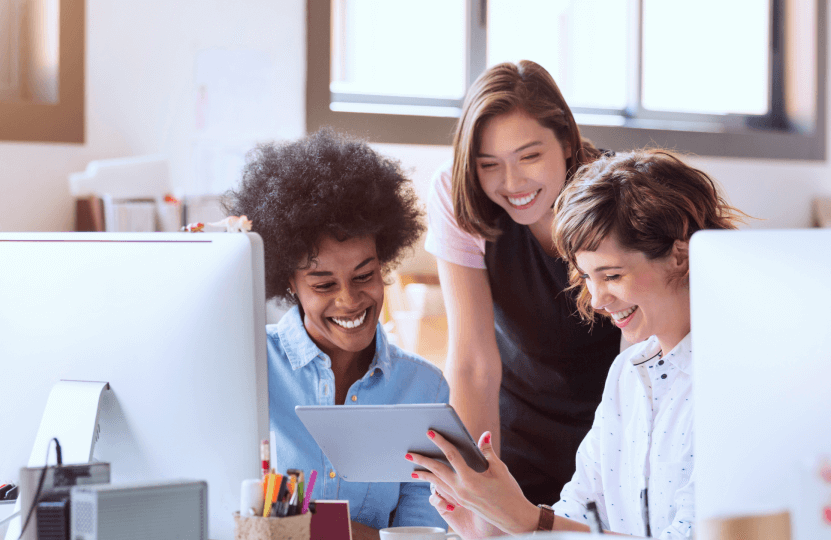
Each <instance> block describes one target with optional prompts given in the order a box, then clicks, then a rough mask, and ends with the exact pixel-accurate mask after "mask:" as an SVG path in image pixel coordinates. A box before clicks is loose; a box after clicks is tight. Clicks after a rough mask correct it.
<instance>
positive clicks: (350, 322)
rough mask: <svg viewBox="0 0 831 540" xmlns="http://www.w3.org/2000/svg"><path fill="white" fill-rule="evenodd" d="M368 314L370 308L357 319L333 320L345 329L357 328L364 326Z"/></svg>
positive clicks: (333, 318) (334, 318)
mask: <svg viewBox="0 0 831 540" xmlns="http://www.w3.org/2000/svg"><path fill="white" fill-rule="evenodd" d="M367 313H369V308H367V309H365V310H364V312H363V313H361V315H360V316H359V317H358V318H357V319H338V318H336V317H331V319H332V320H333V321H335V322H336V323H337V324H338V325H339V326H343V327H344V328H357V327H359V326H361V325H362V324H364V319H366V314H367Z"/></svg>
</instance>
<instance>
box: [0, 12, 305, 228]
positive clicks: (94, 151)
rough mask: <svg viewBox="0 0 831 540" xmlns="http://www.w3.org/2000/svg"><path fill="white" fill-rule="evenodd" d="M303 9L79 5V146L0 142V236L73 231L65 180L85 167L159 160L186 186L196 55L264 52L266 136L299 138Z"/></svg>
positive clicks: (190, 178)
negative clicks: (272, 71) (82, 26)
mask: <svg viewBox="0 0 831 540" xmlns="http://www.w3.org/2000/svg"><path fill="white" fill-rule="evenodd" d="M304 10H305V0H256V1H246V2H224V1H221V0H176V1H173V2H171V1H168V0H143V1H141V2H127V1H123V0H87V44H86V45H87V54H86V65H87V96H86V110H87V120H86V144H84V145H63V144H28V143H9V142H0V231H29V230H34V231H60V230H69V229H70V228H71V227H72V226H73V211H74V209H73V206H72V199H71V197H70V195H69V188H68V183H67V175H68V174H69V173H71V172H75V171H80V170H83V169H84V168H85V167H86V164H87V162H89V161H91V160H94V159H103V158H110V157H120V156H131V155H141V154H155V153H161V154H166V155H167V156H168V157H169V159H170V165H171V175H172V182H173V184H174V186H175V187H176V188H177V190H179V191H188V187H189V186H192V185H194V183H195V182H194V179H193V173H192V170H193V167H192V165H191V158H192V153H193V152H192V148H193V144H194V139H195V137H196V130H195V127H194V126H195V115H196V113H195V111H196V88H195V87H194V86H195V85H194V71H195V59H196V54H197V52H198V51H201V50H204V49H211V48H227V49H242V50H259V51H267V52H268V53H269V54H270V55H271V56H272V59H273V62H274V65H275V67H276V69H277V71H278V77H277V81H276V84H275V85H273V87H271V88H269V92H270V93H271V97H272V98H273V100H274V101H275V102H278V103H280V109H279V114H278V115H277V117H275V118H273V119H272V122H273V124H272V125H273V128H272V130H271V131H272V132H273V137H274V138H276V139H282V138H293V137H297V136H300V135H302V134H303V131H304V129H305V126H304V115H303V108H304V84H305V75H304V70H305V56H304V48H305V46H304V43H305V19H304V17H305V13H304Z"/></svg>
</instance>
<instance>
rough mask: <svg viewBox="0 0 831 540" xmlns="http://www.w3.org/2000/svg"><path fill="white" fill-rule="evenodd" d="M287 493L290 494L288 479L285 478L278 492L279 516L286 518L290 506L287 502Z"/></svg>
mask: <svg viewBox="0 0 831 540" xmlns="http://www.w3.org/2000/svg"><path fill="white" fill-rule="evenodd" d="M286 493H288V478H287V477H285V476H284V477H283V479H282V480H281V481H280V489H279V491H278V492H277V516H278V517H285V515H286V513H287V512H288V504H286V502H285V498H286Z"/></svg>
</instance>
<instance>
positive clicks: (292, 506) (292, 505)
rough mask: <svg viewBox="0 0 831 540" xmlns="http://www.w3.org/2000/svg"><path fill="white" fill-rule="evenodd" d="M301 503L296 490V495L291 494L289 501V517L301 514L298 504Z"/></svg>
mask: <svg viewBox="0 0 831 540" xmlns="http://www.w3.org/2000/svg"><path fill="white" fill-rule="evenodd" d="M299 501H300V497H299V495H298V491H297V490H295V491H294V493H292V494H291V499H290V500H289V511H288V515H290V516H294V515H296V514H299V513H300V507H299V506H298V504H297V503H298V502H299Z"/></svg>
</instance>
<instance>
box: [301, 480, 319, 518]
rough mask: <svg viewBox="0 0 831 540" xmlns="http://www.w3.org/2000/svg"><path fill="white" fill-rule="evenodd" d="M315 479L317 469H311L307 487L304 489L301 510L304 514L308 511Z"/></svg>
mask: <svg viewBox="0 0 831 540" xmlns="http://www.w3.org/2000/svg"><path fill="white" fill-rule="evenodd" d="M315 480H317V471H312V473H311V474H310V475H309V487H308V489H307V490H306V496H305V497H304V498H303V511H302V512H301V514H305V513H306V512H308V511H309V501H310V500H311V498H312V491H313V490H314V488H315Z"/></svg>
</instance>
